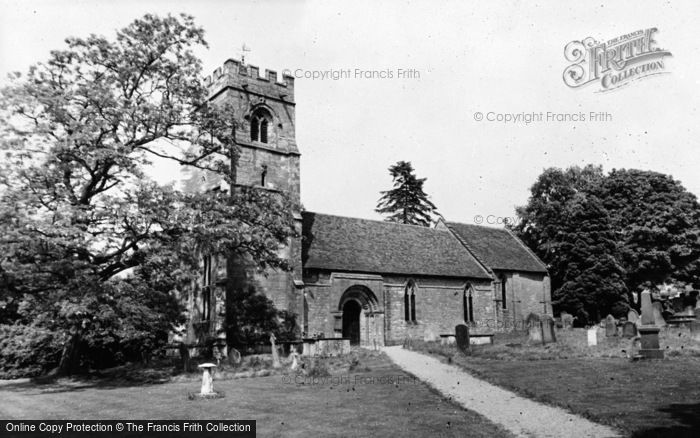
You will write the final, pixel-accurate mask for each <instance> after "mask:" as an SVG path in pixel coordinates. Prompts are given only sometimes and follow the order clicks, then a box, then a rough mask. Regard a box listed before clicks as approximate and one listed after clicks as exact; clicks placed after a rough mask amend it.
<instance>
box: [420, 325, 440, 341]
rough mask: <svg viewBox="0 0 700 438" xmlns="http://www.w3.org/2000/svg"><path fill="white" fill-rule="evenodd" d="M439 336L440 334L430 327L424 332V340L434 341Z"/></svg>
mask: <svg viewBox="0 0 700 438" xmlns="http://www.w3.org/2000/svg"><path fill="white" fill-rule="evenodd" d="M437 338H438V336H437V335H436V334H435V332H434V331H432V330H431V329H430V328H427V329H426V330H425V332H424V333H423V341H424V342H434V341H436V340H437Z"/></svg>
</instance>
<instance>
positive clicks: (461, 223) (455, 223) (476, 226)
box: [445, 221, 507, 231]
mask: <svg viewBox="0 0 700 438" xmlns="http://www.w3.org/2000/svg"><path fill="white" fill-rule="evenodd" d="M445 224H447V225H448V226H449V224H454V225H463V226H465V227H474V228H481V229H483V230H497V231H499V230H501V231H503V230H505V231H507V229H506V228H505V227H489V226H488V225H477V224H465V223H464V222H454V221H449V222H447V221H446V222H445Z"/></svg>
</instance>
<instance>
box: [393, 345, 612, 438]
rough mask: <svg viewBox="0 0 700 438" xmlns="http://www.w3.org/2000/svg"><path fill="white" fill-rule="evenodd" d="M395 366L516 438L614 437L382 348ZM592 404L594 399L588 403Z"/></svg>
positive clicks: (448, 368)
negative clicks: (524, 437) (506, 430)
mask: <svg viewBox="0 0 700 438" xmlns="http://www.w3.org/2000/svg"><path fill="white" fill-rule="evenodd" d="M384 351H385V352H386V354H387V355H388V356H389V358H391V360H392V361H394V362H395V363H396V364H397V365H398V366H400V367H401V368H403V369H404V370H405V371H407V372H409V373H411V374H413V375H414V376H416V377H417V378H419V379H420V380H422V381H423V382H425V383H427V384H428V385H430V386H432V387H433V388H435V389H437V390H438V391H440V392H441V393H442V394H443V395H445V396H446V397H451V398H452V399H453V400H454V401H456V402H457V403H459V404H461V405H462V406H464V407H465V408H467V409H469V410H471V411H475V412H478V413H480V414H481V415H483V416H485V417H486V418H488V419H489V420H491V421H492V422H494V423H497V424H499V425H501V426H503V427H504V428H506V429H508V430H509V431H510V432H512V433H514V434H515V435H517V436H527V437H557V438H558V437H572V438H573V437H596V438H598V437H617V436H620V435H619V434H618V433H617V432H616V431H615V430H614V429H611V428H609V427H607V426H602V425H600V424H596V423H593V422H591V421H589V420H586V419H585V418H582V417H579V416H577V415H573V414H571V413H569V412H567V411H565V410H563V409H561V408H554V407H551V406H547V405H544V404H542V403H538V402H534V401H532V400H529V399H526V398H523V397H520V396H518V395H516V394H514V393H512V392H510V391H506V390H505V389H502V388H499V387H498V386H494V385H491V384H490V383H487V382H484V381H483V380H479V379H477V378H475V377H472V376H471V375H470V374H469V373H467V372H466V371H463V370H461V369H459V368H457V367H455V366H452V365H447V364H444V363H442V362H440V361H439V360H437V359H435V358H433V357H430V356H426V355H424V354H420V353H416V352H414V351H409V350H404V349H403V348H402V347H400V346H399V347H386V348H385V349H384ZM591 402H592V403H594V402H595V401H594V400H591Z"/></svg>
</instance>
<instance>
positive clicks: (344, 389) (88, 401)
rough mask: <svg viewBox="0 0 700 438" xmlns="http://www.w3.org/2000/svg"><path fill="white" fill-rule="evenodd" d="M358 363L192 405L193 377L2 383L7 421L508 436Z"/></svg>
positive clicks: (257, 382)
mask: <svg viewBox="0 0 700 438" xmlns="http://www.w3.org/2000/svg"><path fill="white" fill-rule="evenodd" d="M358 357H359V359H358V360H355V361H354V363H352V364H350V368H351V369H352V370H350V368H348V367H347V366H345V367H344V368H343V364H342V363H340V362H339V360H338V359H335V360H334V361H333V363H330V364H329V366H328V369H330V375H329V376H326V377H322V374H323V373H321V375H318V376H317V377H316V378H315V379H316V380H313V378H311V377H309V376H306V377H304V376H299V377H296V376H294V375H270V376H267V377H252V378H237V379H228V380H215V381H214V387H215V389H216V390H217V391H223V392H224V393H225V394H226V396H225V397H224V398H222V399H215V400H197V401H188V400H187V399H186V396H187V393H188V392H195V391H198V390H199V384H200V382H199V381H198V380H196V379H194V378H192V379H181V380H182V381H175V382H173V381H171V382H168V383H162V384H139V385H134V384H129V383H128V381H125V380H123V379H121V380H117V381H115V380H109V379H99V380H95V379H90V380H82V381H81V380H67V379H61V380H59V381H55V382H52V383H47V384H37V383H36V382H33V381H26V380H25V381H21V382H17V383H13V382H7V381H5V382H4V383H3V384H2V385H0V400H1V401H0V418H5V419H146V420H157V419H254V420H257V430H258V436H264V437H276V436H284V437H316V436H318V437H321V436H323V437H331V436H353V437H356V436H417V437H421V436H444V437H506V436H509V435H508V433H507V432H505V431H504V430H503V429H501V428H499V427H498V426H496V425H494V424H492V423H491V422H489V421H488V420H486V419H485V418H484V417H482V416H480V415H478V414H476V413H474V412H471V411H466V410H464V409H462V408H461V407H458V406H456V405H454V404H452V403H450V402H449V401H447V400H445V399H443V398H442V397H441V396H440V395H438V394H436V393H435V392H433V391H432V390H431V389H429V388H428V387H427V386H426V385H424V384H422V383H421V382H420V381H416V380H414V379H413V377H411V376H409V375H407V374H405V373H403V372H402V371H401V370H400V369H398V368H397V367H395V366H394V365H393V364H392V363H391V362H390V361H389V360H388V359H387V358H386V356H385V355H384V354H381V353H370V352H361V353H359V355H358V356H356V358H358ZM345 362H346V363H345V365H348V363H347V360H346V361H345ZM389 378H393V380H394V383H393V384H392V383H388V382H387V380H388V379H389ZM398 378H400V379H401V380H398ZM290 381H291V383H290ZM295 381H296V383H295ZM396 382H398V384H397V383H396Z"/></svg>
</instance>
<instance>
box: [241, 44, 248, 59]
mask: <svg viewBox="0 0 700 438" xmlns="http://www.w3.org/2000/svg"><path fill="white" fill-rule="evenodd" d="M245 52H250V47H248V46H246V45H245V43H243V45H242V46H241V64H245Z"/></svg>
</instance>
